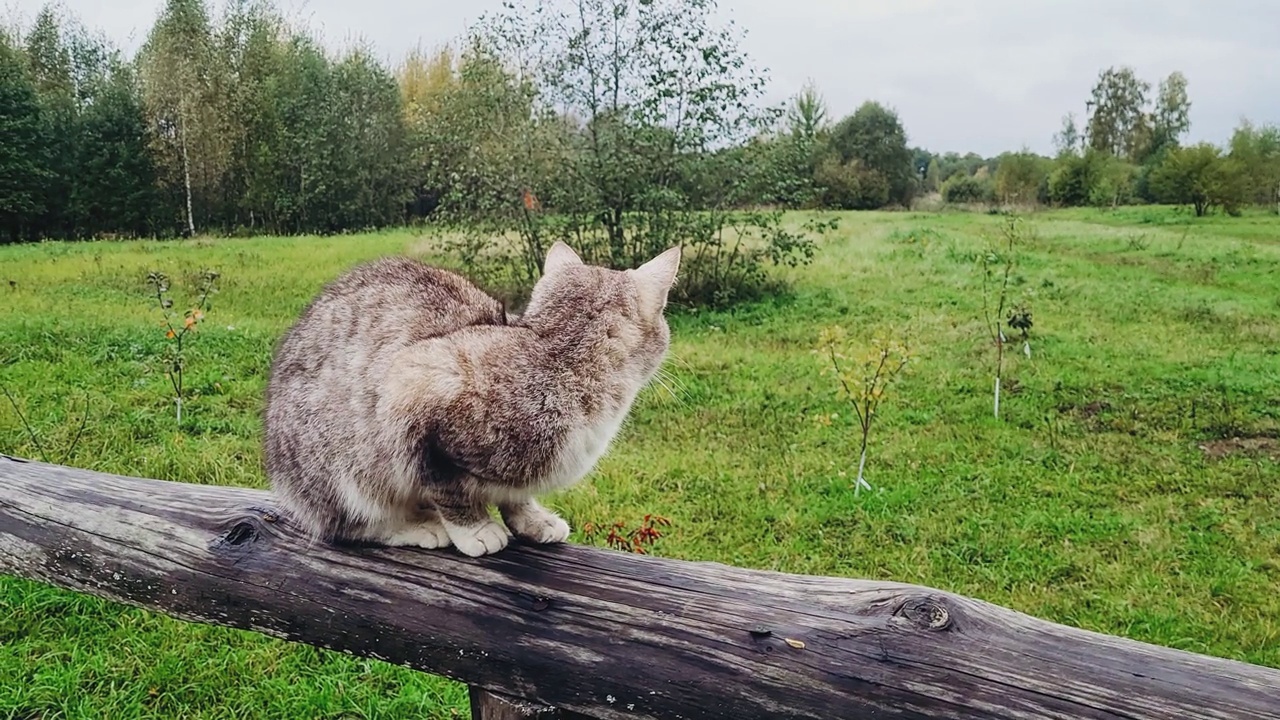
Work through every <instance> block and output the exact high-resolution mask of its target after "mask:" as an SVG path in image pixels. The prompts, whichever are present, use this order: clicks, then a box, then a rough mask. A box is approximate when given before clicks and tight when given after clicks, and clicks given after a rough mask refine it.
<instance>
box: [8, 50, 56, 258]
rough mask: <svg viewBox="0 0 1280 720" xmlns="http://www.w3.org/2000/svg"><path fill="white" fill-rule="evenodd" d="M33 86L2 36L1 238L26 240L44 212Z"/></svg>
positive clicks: (43, 172) (43, 179) (19, 57)
mask: <svg viewBox="0 0 1280 720" xmlns="http://www.w3.org/2000/svg"><path fill="white" fill-rule="evenodd" d="M42 129H43V126H42V118H41V111H40V103H39V99H38V97H37V95H36V88H35V83H34V82H32V79H31V75H30V73H29V72H28V71H27V66H26V62H25V61H24V60H23V58H22V55H21V54H20V53H19V51H18V49H17V48H15V47H13V45H12V44H10V42H9V40H8V39H7V38H6V37H5V35H4V34H3V33H0V137H2V138H4V142H0V233H3V235H0V237H2V238H3V239H4V240H5V241H6V242H14V241H17V240H21V239H25V238H26V237H27V236H28V234H29V233H30V232H31V228H32V225H33V224H34V223H35V222H36V221H37V220H38V218H39V216H40V214H41V213H42V212H43V211H44V202H45V187H44V184H45V182H47V179H48V172H47V170H46V169H45V166H44V158H45V146H44V134H43V132H42Z"/></svg>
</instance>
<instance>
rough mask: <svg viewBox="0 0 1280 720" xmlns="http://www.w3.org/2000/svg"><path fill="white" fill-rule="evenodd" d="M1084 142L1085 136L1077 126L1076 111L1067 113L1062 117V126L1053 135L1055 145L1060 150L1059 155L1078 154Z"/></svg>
mask: <svg viewBox="0 0 1280 720" xmlns="http://www.w3.org/2000/svg"><path fill="white" fill-rule="evenodd" d="M1083 144H1084V136H1083V135H1082V134H1081V133H1080V129H1079V127H1077V126H1076V116H1075V113H1067V114H1066V115H1064V116H1063V117H1062V128H1061V129H1060V130H1058V132H1056V133H1054V135H1053V145H1054V147H1055V148H1056V149H1057V151H1058V157H1062V156H1065V155H1074V154H1076V153H1077V152H1079V151H1080V150H1081V149H1083V148H1082V146H1083Z"/></svg>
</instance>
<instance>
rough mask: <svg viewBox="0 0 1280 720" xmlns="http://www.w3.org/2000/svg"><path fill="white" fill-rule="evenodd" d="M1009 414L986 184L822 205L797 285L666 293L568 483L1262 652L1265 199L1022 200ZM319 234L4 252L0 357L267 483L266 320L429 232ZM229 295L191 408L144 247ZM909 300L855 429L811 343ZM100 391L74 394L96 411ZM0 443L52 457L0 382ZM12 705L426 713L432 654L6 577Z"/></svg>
mask: <svg viewBox="0 0 1280 720" xmlns="http://www.w3.org/2000/svg"><path fill="white" fill-rule="evenodd" d="M1027 222H1028V224H1029V227H1031V228H1033V229H1034V235H1033V236H1031V237H1029V239H1028V240H1027V244H1028V245H1027V251H1026V253H1025V254H1024V256H1023V257H1022V261H1021V264H1020V266H1019V267H1018V268H1017V269H1016V270H1015V271H1014V273H1013V276H1012V277H1013V281H1014V284H1015V290H1016V292H1017V293H1018V294H1019V295H1020V296H1022V297H1025V298H1027V299H1028V300H1029V303H1030V306H1031V308H1032V312H1033V318H1034V326H1033V327H1032V329H1031V331H1030V344H1031V350H1032V353H1031V357H1030V358H1029V359H1028V358H1027V357H1026V356H1025V355H1023V354H1022V352H1023V351H1022V346H1021V341H1020V339H1016V338H1015V343H1014V344H1013V345H1011V346H1010V347H1011V350H1012V352H1011V354H1010V358H1009V361H1008V366H1007V368H1006V373H1005V383H1004V387H1005V393H1004V397H1003V399H1002V403H1001V414H1002V417H1001V419H999V420H996V419H995V418H993V417H992V407H991V400H992V398H991V387H992V379H991V366H992V362H993V359H994V356H993V350H994V348H993V346H992V344H991V343H990V341H989V340H988V339H987V336H986V334H985V326H984V323H983V321H982V315H983V313H982V285H981V282H980V275H979V273H978V271H977V267H978V265H977V263H978V259H979V257H980V256H981V254H982V251H983V248H984V247H985V243H986V239H985V238H987V237H990V238H992V239H997V240H998V238H999V229H1000V220H999V218H997V217H992V216H987V215H982V214H964V213H951V214H910V213H857V214H847V215H842V216H841V227H840V230H839V232H838V233H836V234H834V235H832V236H828V237H826V238H824V239H823V240H822V244H821V247H820V249H819V252H818V256H817V261H816V262H815V263H814V264H813V265H811V266H808V267H803V268H799V269H796V270H791V271H787V277H788V279H789V280H790V281H791V284H792V290H791V292H790V293H789V294H788V295H786V296H784V297H781V298H778V299H776V300H773V301H769V302H765V303H760V304H754V305H750V306H745V307H740V308H738V309H737V310H734V311H730V312H688V311H680V310H677V311H676V312H675V313H674V317H673V319H672V334H673V348H672V356H671V359H670V362H669V363H668V365H667V368H668V371H669V374H670V380H669V381H668V382H667V383H666V385H667V386H668V387H667V388H664V387H661V386H656V385H655V386H654V387H653V388H651V389H650V390H649V391H647V392H646V393H645V394H644V395H643V396H642V399H641V401H640V403H639V406H638V407H637V409H636V410H635V413H634V415H633V418H632V422H631V423H630V424H629V425H628V426H627V428H626V429H625V430H624V432H623V434H622V436H621V437H620V439H619V441H618V442H617V444H616V445H615V448H614V450H613V452H612V453H611V454H610V455H609V456H608V457H607V458H606V459H605V460H604V461H603V462H602V464H601V465H600V466H599V468H598V470H597V472H596V473H594V475H593V476H592V477H591V478H590V480H589V482H588V483H587V484H585V485H584V486H583V487H581V488H578V489H575V490H573V491H571V492H569V493H566V494H564V495H561V496H557V497H554V498H551V499H550V501H549V502H548V504H549V505H551V506H553V507H555V508H556V509H558V510H559V511H561V512H562V513H563V514H564V515H565V517H566V518H567V519H568V520H569V521H570V523H571V524H572V525H573V527H574V529H575V533H574V536H573V538H572V539H573V540H574V541H578V542H581V541H583V536H582V533H581V528H582V527H583V525H584V524H586V523H588V522H594V523H605V524H607V523H610V522H612V521H614V520H623V521H625V522H627V523H629V524H631V525H635V524H636V523H638V522H639V521H640V519H641V517H642V516H643V515H644V514H645V513H658V514H661V515H664V516H666V517H668V518H670V519H671V522H672V526H671V527H670V528H666V529H665V530H666V533H667V534H666V536H665V537H663V538H662V539H661V540H659V541H658V543H657V545H656V547H655V548H654V552H655V553H657V554H660V555H664V556H668V557H678V558H687V559H697V560H715V561H720V562H725V563H731V564H735V565H742V566H750V567H758V568H768V569H775V570H784V571H789V572H797V573H815V574H826V575H840V576H858V577H870V578H883V579H891V580H898V581H905V582H912V583H921V584H925V585H930V586H934V587H938V588H943V589H947V590H952V591H955V592H959V593H963V594H966V595H971V596H976V597H979V598H982V599H984V600H988V601H991V602H995V603H999V604H1001V605H1005V606H1009V607H1012V608H1015V609H1017V610H1020V611H1023V612H1027V613H1030V614H1032V615H1036V616H1039V617H1043V618H1046V619H1049V620H1054V621H1057V622H1063V623H1067V624H1071V625H1075V626H1079V627H1084V628H1088V629H1092V630H1098V631H1102V632H1106V633H1111V634H1117V635H1123V636H1126V637H1130V638H1135V639H1139V640H1143V641H1148V642H1153V643H1159V644H1162V645H1168V646H1173V647H1178V648H1182V649H1186V650H1191V651H1195V652H1201V653H1209V654H1213V655H1220V656H1225V657H1230V658H1236V659H1240V660H1244V661H1248V662H1253V663H1258V664H1263V665H1269V666H1273V667H1280V515H1277V513H1276V508H1277V507H1280V503H1278V502H1277V501H1278V500H1280V482H1277V480H1278V479H1280V463H1278V461H1277V456H1278V455H1280V272H1277V270H1276V268H1277V267H1280V218H1276V217H1274V216H1272V217H1268V216H1265V215H1261V214H1258V215H1247V216H1245V217H1242V218H1227V217H1218V218H1206V219H1196V220H1189V219H1187V218H1185V216H1184V215H1182V214H1177V213H1175V212H1173V211H1171V210H1169V209H1163V208H1147V209H1122V210H1119V211H1116V212H1099V211H1094V210H1079V211H1069V212H1053V213H1037V214H1034V215H1030V216H1028V217H1027ZM426 246H427V244H425V243H423V242H422V240H421V238H420V237H419V236H418V235H416V234H415V233H412V232H409V231H396V232H386V233H379V234H371V235H363V236H345V237H338V238H327V239H317V238H296V239H276V238H255V239H234V240H231V239H228V240H196V241H189V242H168V243H158V242H137V243H91V244H90V243H84V244H66V243H51V244H44V245H34V246H24V247H7V248H0V299H2V302H0V382H3V383H4V385H5V387H7V388H8V390H9V391H10V392H11V394H12V395H13V396H14V398H15V400H16V402H17V404H18V406H19V407H21V408H22V409H23V410H24V412H25V414H26V415H27V417H28V419H29V421H30V423H31V425H32V428H33V430H34V431H35V432H36V433H37V435H38V437H39V438H40V439H41V443H40V444H41V446H43V449H44V452H45V454H47V455H48V457H49V459H50V460H52V461H55V462H64V463H66V464H70V465H76V466H81V467H87V468H92V469H97V470H103V471H108V472H116V473H122V474H130V475H144V476H151V477H158V478H164V479H171V480H182V481H189V482H202V483H225V484H236V485H250V486H263V484H264V481H263V475H262V470H261V462H260V457H261V455H260V448H259V445H260V434H261V423H260V419H259V417H260V416H259V413H260V407H261V398H262V391H263V385H264V379H265V372H266V370H267V367H268V363H269V361H270V354H271V349H272V345H273V343H274V342H275V340H276V338H277V337H278V336H279V334H280V333H281V332H282V331H283V330H284V328H285V327H287V325H288V324H289V322H290V321H291V320H292V318H294V317H295V316H296V315H297V313H298V312H299V311H300V310H301V309H302V307H303V305H304V304H305V303H306V302H307V300H308V299H309V298H310V296H311V295H312V294H313V293H314V292H315V291H316V290H317V289H318V288H319V287H320V285H321V284H322V283H324V282H325V281H327V280H329V279H330V278H332V277H334V276H335V275H336V274H337V273H339V272H340V271H342V270H343V269H344V268H346V267H348V266H350V265H351V264H352V263H355V262H357V261H359V260H362V259H365V258H371V257H374V256H377V255H380V254H385V253H401V252H407V251H415V252H416V251H420V250H421V249H422V248H423V247H426ZM204 267H211V268H215V269H217V270H218V271H219V272H220V273H221V279H220V282H221V285H222V289H221V292H220V293H219V294H218V295H216V296H215V298H214V302H213V305H212V307H211V308H210V309H209V311H208V312H207V314H206V316H205V319H204V322H203V323H201V325H200V328H201V329H200V331H199V335H198V336H197V337H196V338H195V340H194V341H193V342H192V343H191V345H190V357H189V360H188V373H189V375H188V378H187V385H188V388H189V389H190V391H191V392H192V393H193V397H191V398H190V399H189V400H188V402H187V403H186V407H185V410H184V418H183V423H182V426H181V427H179V426H178V425H177V423H176V422H175V418H174V414H173V403H172V400H171V398H170V396H169V395H167V394H166V392H167V388H168V381H167V380H166V379H165V377H164V376H163V374H162V372H161V368H160V366H159V364H158V361H157V359H156V358H157V357H158V356H159V354H160V352H161V350H162V349H163V345H164V343H165V342H166V340H165V337H164V330H163V329H162V327H161V325H160V324H159V319H160V315H159V311H158V310H157V309H156V307H155V306H154V304H153V303H152V302H150V301H149V298H148V291H147V287H146V281H145V278H146V273H147V272H148V271H150V270H161V271H163V272H166V273H168V274H169V275H170V276H171V277H172V278H173V288H172V293H173V294H174V296H175V303H176V306H177V307H182V306H183V304H184V303H185V302H187V300H186V298H187V297H188V294H189V291H190V287H191V286H190V282H191V281H192V280H193V279H192V278H189V277H188V276H189V275H193V274H194V273H196V272H198V271H199V270H200V269H201V268H204ZM833 324H840V325H843V326H844V327H845V328H846V330H847V331H848V333H849V334H850V335H851V336H853V337H854V338H865V337H870V335H871V334H872V332H873V331H874V330H875V329H876V328H878V327H881V326H884V325H891V326H893V327H897V328H900V330H901V331H906V330H909V339H910V341H911V345H912V347H913V350H914V352H915V354H916V356H917V360H916V362H915V363H914V364H913V365H911V366H909V372H908V374H907V375H906V376H904V378H903V379H902V380H901V382H900V384H898V385H896V386H894V387H891V388H890V389H889V391H888V393H887V394H886V395H885V397H884V405H883V406H882V410H881V412H880V413H879V414H878V417H877V419H876V423H877V425H876V426H875V427H873V431H872V438H871V440H872V442H871V448H870V455H869V458H868V463H867V477H868V479H869V480H870V482H871V484H872V486H873V490H872V491H870V492H867V491H864V492H862V493H859V494H855V493H854V490H853V486H852V480H853V477H854V475H855V474H856V463H857V444H856V433H855V429H856V419H855V418H854V415H853V412H852V411H851V409H850V408H849V407H848V406H847V405H845V404H843V403H842V400H841V398H840V397H839V395H837V393H836V386H835V384H834V380H833V378H831V377H830V376H828V375H824V374H822V370H823V362H822V357H821V356H820V355H818V354H815V353H814V352H813V350H814V348H815V346H816V343H817V341H818V337H819V333H820V332H821V330H822V329H823V328H824V327H827V326H830V325H833ZM86 401H87V407H88V417H87V422H85V423H84V428H83V431H82V435H81V437H80V438H79V441H78V443H76V444H75V446H74V451H72V452H71V453H70V454H69V455H66V454H65V453H66V452H67V450H68V448H70V447H71V445H72V441H73V439H74V438H75V436H76V435H77V434H78V433H80V432H81V430H80V428H81V418H82V417H83V413H84V408H85V406H86V405H85V403H86ZM0 452H8V453H13V454H21V455H27V456H38V454H39V450H38V449H37V448H36V446H35V444H34V443H32V442H31V441H30V440H29V439H28V435H27V432H26V430H25V429H24V428H23V426H22V424H21V423H20V421H19V419H18V417H17V414H16V413H15V412H14V411H13V409H12V408H11V407H9V404H8V401H7V400H2V399H0ZM0 608H4V609H3V610H2V611H0V717H17V718H37V717H47V718H52V717H60V718H85V719H88V718H95V719H96V718H103V717H110V718H113V719H117V718H118V719H120V720H125V719H128V718H143V717H153V718H169V717H184V718H232V717H237V718H239V717H258V718H276V717H280V718H285V717H314V718H443V717H453V716H456V715H458V714H460V713H463V711H464V693H463V691H462V690H461V688H460V687H459V686H457V685H455V684H453V683H451V682H448V681H444V680H440V679H437V678H433V677H429V676H426V675H420V674H416V673H413V672H410V671H407V670H404V669H400V668H395V667H389V666H387V665H384V664H381V663H379V662H375V661H365V660H357V659H352V658H348V657H346V656H342V655H337V654H333V653H328V652H322V651H318V650H313V649H309V648H304V647H299V646H292V645H288V644H285V643H282V642H278V641H275V640H271V639H267V638H264V637H260V636H257V635H253V634H250V633H244V632H238V631H231V630H225V629H220V628H210V627H200V626H194V625H188V624H184V623H181V622H178V621H176V620H169V619H167V618H163V617H160V616H156V615H152V614H149V613H145V612H142V611H137V610H132V609H124V608H120V607H117V606H113V605H109V604H107V603H104V602H99V601H97V600H94V599H90V598H86V597H81V596H76V595H73V594H70V593H65V592H61V591H55V590H52V589H47V588H45V587H43V586H40V585H37V584H34V583H28V582H22V581H16V580H12V579H0Z"/></svg>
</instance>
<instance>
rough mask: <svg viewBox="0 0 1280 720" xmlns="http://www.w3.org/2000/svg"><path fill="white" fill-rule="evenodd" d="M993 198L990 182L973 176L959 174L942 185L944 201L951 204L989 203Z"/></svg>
mask: <svg viewBox="0 0 1280 720" xmlns="http://www.w3.org/2000/svg"><path fill="white" fill-rule="evenodd" d="M992 198H993V189H992V185H991V183H990V182H985V181H983V180H981V179H979V178H976V177H973V176H971V175H964V174H961V173H957V174H955V175H952V176H951V179H949V180H947V181H946V182H945V183H943V184H942V199H943V200H945V201H947V202H949V203H956V204H970V203H980V202H987V201H989V200H991V199H992Z"/></svg>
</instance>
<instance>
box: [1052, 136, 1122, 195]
mask: <svg viewBox="0 0 1280 720" xmlns="http://www.w3.org/2000/svg"><path fill="white" fill-rule="evenodd" d="M1132 180H1133V178H1132V166H1131V165H1128V164H1127V163H1125V162H1123V161H1121V160H1119V159H1117V158H1115V157H1113V156H1111V155H1110V154H1108V153H1106V152H1104V151H1101V150H1097V149H1095V148H1092V147H1089V148H1086V149H1085V151H1084V152H1083V153H1081V154H1070V155H1065V156H1063V157H1060V158H1059V159H1058V161H1057V163H1056V165H1055V167H1054V168H1053V170H1052V171H1051V172H1050V173H1049V177H1048V186H1047V194H1048V197H1049V200H1050V202H1053V203H1054V204H1057V205H1063V206H1067V207H1081V206H1086V205H1094V206H1098V207H1103V206H1114V205H1118V204H1120V203H1121V202H1122V201H1124V200H1126V199H1127V198H1128V197H1129V196H1130V195H1131V194H1132Z"/></svg>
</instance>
